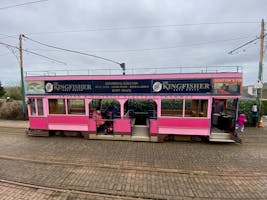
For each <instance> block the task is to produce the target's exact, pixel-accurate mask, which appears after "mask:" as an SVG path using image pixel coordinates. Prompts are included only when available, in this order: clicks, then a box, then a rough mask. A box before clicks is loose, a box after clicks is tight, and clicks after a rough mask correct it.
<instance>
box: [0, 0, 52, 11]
mask: <svg viewBox="0 0 267 200" xmlns="http://www.w3.org/2000/svg"><path fill="white" fill-rule="evenodd" d="M43 1H48V0H39V1H30V2H25V3H20V4H15V5H11V6H4V7H0V10H4V9H9V8H15V7H19V6H25V5H29V4H34V3H40V2H43Z"/></svg>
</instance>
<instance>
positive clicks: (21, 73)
mask: <svg viewBox="0 0 267 200" xmlns="http://www.w3.org/2000/svg"><path fill="white" fill-rule="evenodd" d="M22 36H23V35H22V34H20V35H19V60H20V62H19V64H20V79H21V93H22V111H23V119H24V120H26V102H25V90H24V77H23V60H22Z"/></svg>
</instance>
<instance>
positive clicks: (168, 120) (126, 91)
mask: <svg viewBox="0 0 267 200" xmlns="http://www.w3.org/2000/svg"><path fill="white" fill-rule="evenodd" d="M237 69H238V68H237ZM25 82H26V89H25V90H26V94H27V105H28V115H29V124H30V125H29V130H28V135H32V136H50V135H67V136H74V135H77V136H78V135H80V136H84V137H85V138H88V139H109V140H132V141H152V142H159V141H163V140H164V139H166V138H169V139H170V138H172V139H177V138H179V136H180V138H184V139H186V138H192V137H194V138H204V139H207V140H209V141H215V142H234V141H235V139H236V134H235V124H236V118H237V108H238V98H239V97H240V95H241V92H242V72H239V71H238V70H237V71H235V72H212V73H210V72H201V73H173V74H149V75H146V74H139V75H60V76H59V75H53V76H51V75H42V76H30V75H26V77H25Z"/></svg>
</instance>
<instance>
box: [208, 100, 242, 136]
mask: <svg viewBox="0 0 267 200" xmlns="http://www.w3.org/2000/svg"><path fill="white" fill-rule="evenodd" d="M237 105H238V99H215V98H213V102H212V118H211V121H212V131H213V132H229V133H231V132H233V131H234V130H235V123H236V112H237Z"/></svg>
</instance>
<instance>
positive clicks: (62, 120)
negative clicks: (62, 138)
mask: <svg viewBox="0 0 267 200" xmlns="http://www.w3.org/2000/svg"><path fill="white" fill-rule="evenodd" d="M48 123H49V124H50V123H54V124H88V117H87V116H70V115H48Z"/></svg>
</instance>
